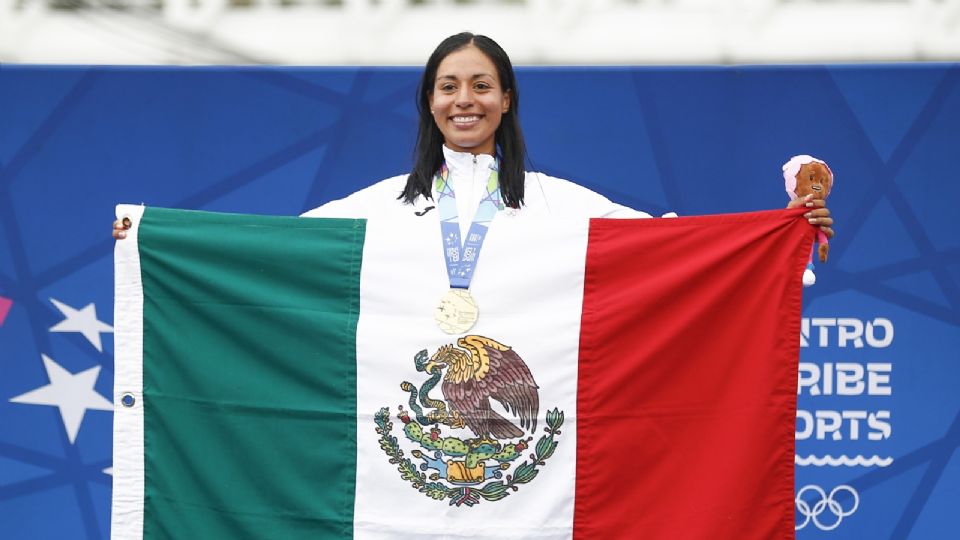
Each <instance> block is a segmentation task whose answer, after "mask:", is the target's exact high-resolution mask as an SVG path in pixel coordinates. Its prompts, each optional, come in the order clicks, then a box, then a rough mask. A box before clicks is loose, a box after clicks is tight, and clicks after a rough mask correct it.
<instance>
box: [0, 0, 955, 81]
mask: <svg viewBox="0 0 960 540" xmlns="http://www.w3.org/2000/svg"><path fill="white" fill-rule="evenodd" d="M238 2H247V3H248V4H252V5H247V6H237V5H234V4H236V3H238ZM84 3H85V5H84ZM281 4H284V5H281ZM54 5H59V6H61V7H59V8H55V7H54ZM71 5H73V6H81V7H75V8H71V9H64V8H63V6H71ZM110 6H114V7H110ZM116 6H123V7H124V9H117V8H116ZM461 30H470V31H473V32H476V33H483V34H487V35H489V36H491V37H493V38H494V39H496V40H497V41H498V42H500V44H501V45H503V47H504V48H505V49H506V50H507V52H508V53H509V54H510V56H511V58H512V59H513V60H514V62H515V63H517V64H603V63H616V64H705V63H706V64H738V63H784V62H813V63H821V62H862V61H871V62H882V61H926V60H935V61H956V60H960V0H872V1H869V0H729V1H725V2H724V1H709V0H646V1H644V0H632V1H631V0H580V1H573V0H473V1H470V0H460V1H455V0H434V1H429V0H421V1H420V2H416V1H411V0H340V1H339V2H338V1H337V0H0V62H23V63H98V64H219V63H229V64H237V63H271V64H273V63H276V64H310V65H317V64H319V65H339V64H349V65H356V64H373V65H384V64H411V65H421V64H423V62H424V61H425V59H426V57H427V56H428V55H429V53H430V51H431V50H432V49H433V47H435V46H436V44H437V43H438V42H439V41H440V40H441V39H442V38H444V37H446V36H448V35H450V34H453V33H456V32H459V31H461Z"/></svg>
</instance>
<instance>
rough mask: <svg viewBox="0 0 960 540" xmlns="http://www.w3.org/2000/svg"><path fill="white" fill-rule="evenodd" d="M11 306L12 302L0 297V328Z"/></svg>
mask: <svg viewBox="0 0 960 540" xmlns="http://www.w3.org/2000/svg"><path fill="white" fill-rule="evenodd" d="M11 306H13V300H11V299H9V298H4V297H2V296H0V326H3V321H4V319H6V318H7V313H9V312H10V307H11Z"/></svg>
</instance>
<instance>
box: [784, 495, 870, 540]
mask: <svg viewBox="0 0 960 540" xmlns="http://www.w3.org/2000/svg"><path fill="white" fill-rule="evenodd" d="M844 493H846V494H847V495H844ZM810 494H816V498H815V499H814V500H812V501H808V500H807V498H809V495H810ZM805 495H807V497H805ZM838 495H840V497H838ZM794 501H795V502H796V506H797V514H799V515H800V516H803V521H802V522H801V523H797V524H795V525H794V530H797V531H799V530H800V529H802V528H804V527H806V526H807V525H808V524H810V523H811V522H812V523H813V524H814V526H816V527H817V528H818V529H820V530H821V531H832V530H834V529H836V528H837V527H839V526H840V523H841V522H842V521H843V518H845V517H848V516H851V515H853V513H854V512H856V511H857V508H859V507H860V495H859V494H858V493H857V490H855V489H853V488H852V487H850V486H847V485H842V486H837V487H835V488H833V490H832V491H830V493H829V494H827V493H826V492H825V491H824V490H823V488H821V487H820V486H814V485H806V486H803V487H802V488H800V491H798V492H797V496H796V497H795V498H794Z"/></svg>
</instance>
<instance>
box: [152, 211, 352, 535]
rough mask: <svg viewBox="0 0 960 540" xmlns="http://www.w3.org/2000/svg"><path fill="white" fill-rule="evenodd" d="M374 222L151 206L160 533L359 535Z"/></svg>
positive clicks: (155, 497) (155, 500) (156, 524)
mask: <svg viewBox="0 0 960 540" xmlns="http://www.w3.org/2000/svg"><path fill="white" fill-rule="evenodd" d="M365 226H366V223H365V221H363V220H333V219H330V220H317V219H299V218H285V217H265V216H247V215H230V214H214V213H207V212H193V211H180V210H167V209H159V208H148V209H146V211H145V213H144V216H143V219H142V221H141V224H140V230H139V249H140V264H141V275H142V281H143V299H144V303H143V338H144V339H143V404H144V432H145V433H144V444H145V450H144V454H145V457H144V478H145V488H144V529H143V536H144V538H205V539H217V538H273V539H282V538H307V537H310V538H348V537H350V536H351V535H352V528H353V507H354V502H353V494H354V482H355V468H356V454H357V452H356V347H355V345H356V326H357V317H358V313H359V303H360V265H361V258H362V253H363V240H364V232H365Z"/></svg>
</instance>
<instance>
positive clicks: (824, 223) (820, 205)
mask: <svg viewBox="0 0 960 540" xmlns="http://www.w3.org/2000/svg"><path fill="white" fill-rule="evenodd" d="M798 206H806V207H807V208H809V209H810V211H809V212H807V213H806V214H804V215H803V217H805V218H807V221H809V222H810V224H811V225H816V226H817V227H819V228H820V230H821V231H823V234H825V235H827V238H833V228H832V226H833V218H832V217H830V209H829V208H827V201H825V200H823V199H814V198H813V195H807V196H806V197H801V198H798V199H794V200H792V201H790V203H789V204H787V208H796V207H798Z"/></svg>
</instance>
